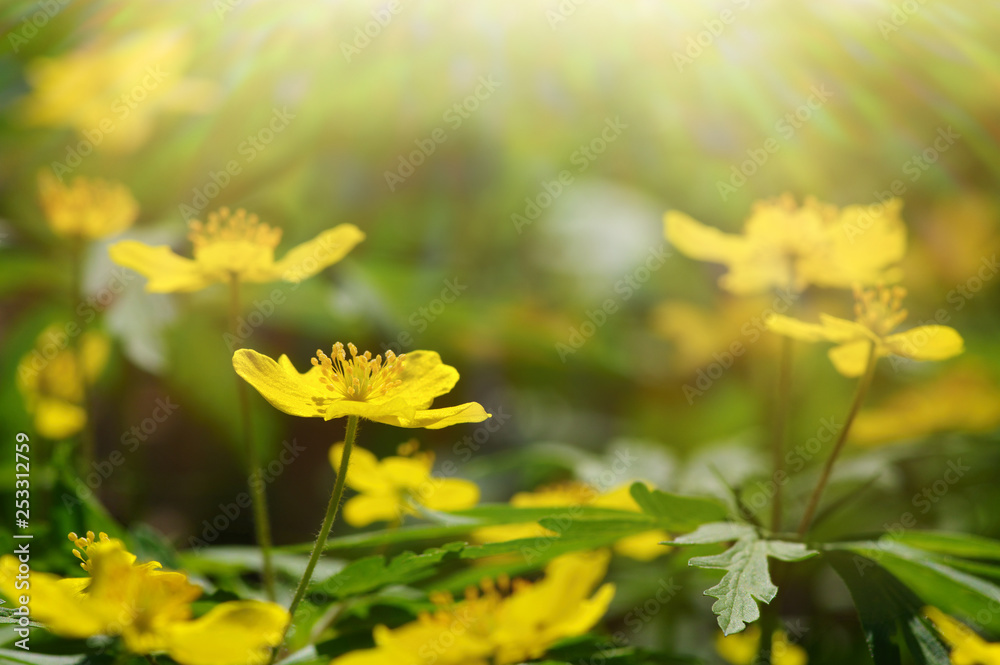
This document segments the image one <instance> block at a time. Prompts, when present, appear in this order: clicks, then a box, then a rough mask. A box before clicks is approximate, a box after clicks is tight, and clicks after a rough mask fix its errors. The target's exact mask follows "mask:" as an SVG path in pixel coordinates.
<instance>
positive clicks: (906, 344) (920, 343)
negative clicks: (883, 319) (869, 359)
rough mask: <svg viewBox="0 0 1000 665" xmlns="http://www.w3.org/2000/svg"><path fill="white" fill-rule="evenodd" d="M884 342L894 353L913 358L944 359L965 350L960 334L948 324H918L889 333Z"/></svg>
mask: <svg viewBox="0 0 1000 665" xmlns="http://www.w3.org/2000/svg"><path fill="white" fill-rule="evenodd" d="M885 344H886V346H887V347H888V348H889V350H890V351H892V352H893V353H895V354H896V355H898V356H903V357H904V358H912V359H913V360H945V359H947V358H951V357H952V356H957V355H958V354H960V353H962V351H964V350H965V343H964V342H963V340H962V336H961V335H959V334H958V332H957V331H956V330H955V329H954V328H949V327H948V326H918V327H916V328H913V329H911V330H907V331H906V332H901V333H897V334H895V335H889V336H888V337H887V338H886V339H885Z"/></svg>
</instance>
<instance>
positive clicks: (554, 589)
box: [331, 552, 615, 665]
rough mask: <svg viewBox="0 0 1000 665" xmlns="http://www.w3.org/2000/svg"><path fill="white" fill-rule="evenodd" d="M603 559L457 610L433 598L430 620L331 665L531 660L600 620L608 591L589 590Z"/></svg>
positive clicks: (566, 559)
mask: <svg viewBox="0 0 1000 665" xmlns="http://www.w3.org/2000/svg"><path fill="white" fill-rule="evenodd" d="M608 559H609V555H608V553H607V552H589V553H580V554H567V555H564V556H561V557H558V558H556V559H553V560H552V561H551V562H549V564H548V566H546V568H545V577H544V578H543V579H542V580H541V581H539V582H536V583H534V584H532V583H530V582H526V581H524V580H513V581H512V582H511V581H509V580H507V579H506V578H500V579H499V580H497V582H496V583H494V582H492V581H491V580H487V581H484V582H483V584H482V589H481V590H478V589H475V588H472V589H468V590H467V591H466V594H465V599H464V600H462V601H460V602H457V603H456V602H454V601H453V600H452V598H451V597H450V596H449V595H447V594H436V595H435V596H434V600H435V602H436V604H437V605H438V609H437V610H436V611H435V612H432V613H430V612H429V613H426V614H422V615H420V616H419V617H418V618H417V620H416V621H414V622H411V623H408V624H404V625H402V626H400V627H398V628H392V629H390V628H387V627H386V626H378V627H376V628H375V632H374V636H375V648H374V649H365V650H361V651H354V652H351V653H348V654H346V655H344V656H341V657H339V658H335V659H334V660H333V662H332V663H331V665H398V664H399V663H414V665H432V664H436V665H490V664H492V665H508V664H510V663H520V662H522V661H525V660H531V659H534V658H538V657H539V656H541V655H542V654H544V653H545V651H546V650H547V649H548V648H549V647H550V646H552V645H553V644H554V643H555V642H557V641H558V640H560V639H563V638H565V637H573V636H576V635H581V634H583V633H585V632H586V631H587V630H589V629H590V628H591V627H593V626H594V624H596V623H597V622H598V621H599V620H600V618H601V617H602V616H604V613H605V612H606V611H607V609H608V605H609V604H610V603H611V598H612V597H613V596H614V593H615V587H614V585H613V584H603V585H601V587H600V588H598V589H597V591H594V589H595V587H597V585H598V584H599V583H600V581H601V580H602V579H603V578H604V574H605V571H606V570H607V566H608ZM591 594H593V595H591Z"/></svg>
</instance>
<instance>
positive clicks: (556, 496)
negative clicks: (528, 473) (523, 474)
mask: <svg viewBox="0 0 1000 665" xmlns="http://www.w3.org/2000/svg"><path fill="white" fill-rule="evenodd" d="M631 486H632V483H625V484H624V485H620V486H618V487H616V488H615V489H613V490H611V491H610V492H606V493H605V494H598V493H597V492H596V491H595V490H594V489H593V488H592V487H591V486H590V485H587V484H586V483H582V482H579V481H570V482H566V483H559V484H557V485H548V486H545V487H541V488H539V489H536V490H535V491H534V492H518V493H517V494H515V495H514V496H513V497H511V500H510V505H512V506H515V507H517V508H549V507H552V508H560V507H564V506H565V507H568V506H594V507H597V508H614V509H617V510H632V511H635V512H641V510H642V509H641V508H639V504H637V503H636V502H635V499H633V498H632V495H631V494H630V493H629V488H630V487H631ZM554 535H556V534H555V532H553V531H550V530H548V529H546V528H545V527H543V526H542V525H540V524H538V523H537V522H531V523H528V524H504V525H500V526H486V527H482V528H481V529H476V530H475V531H473V532H472V538H473V540H475V541H476V542H479V543H500V542H506V541H510V540H521V539H525V538H539V537H551V536H554ZM665 540H670V535H669V534H667V533H666V532H665V531H663V530H661V529H655V530H652V531H646V532H643V533H637V534H634V535H631V536H626V537H625V538H622V539H621V540H619V541H618V542H616V543H615V545H614V550H615V552H617V553H618V554H621V555H622V556H627V557H629V558H632V559H636V560H637V561H651V560H653V559H655V558H656V557H658V556H660V555H661V554H666V553H667V552H668V551H669V550H670V548H669V547H664V546H663V545H661V544H660V543H662V542H663V541H665Z"/></svg>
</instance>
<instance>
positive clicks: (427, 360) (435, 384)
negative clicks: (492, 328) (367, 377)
mask: <svg viewBox="0 0 1000 665" xmlns="http://www.w3.org/2000/svg"><path fill="white" fill-rule="evenodd" d="M399 380H400V383H399V385H398V386H396V387H395V388H393V389H391V390H389V391H388V392H387V393H386V400H388V399H393V398H395V397H399V396H404V397H405V398H406V401H407V402H409V403H410V404H412V405H413V406H414V408H417V409H421V408H427V407H428V406H430V405H431V402H433V401H434V398H435V397H438V396H440V395H444V394H446V393H448V392H450V391H451V389H452V388H454V387H455V384H456V383H458V370H457V369H455V368H454V367H452V366H451V365H445V364H444V363H443V362H441V356H440V355H438V353H437V352H436V351H411V352H410V353H407V354H406V355H405V357H404V358H403V372H402V374H400V376H399Z"/></svg>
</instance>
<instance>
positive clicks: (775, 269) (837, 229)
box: [663, 195, 906, 294]
mask: <svg viewBox="0 0 1000 665" xmlns="http://www.w3.org/2000/svg"><path fill="white" fill-rule="evenodd" d="M901 208H902V202H901V201H900V200H899V199H891V200H889V201H888V202H887V203H885V204H881V203H879V204H875V205H870V206H859V205H855V206H848V207H846V208H843V209H838V208H837V207H836V206H832V205H829V204H825V203H821V202H819V201H817V200H816V199H814V198H807V199H806V200H805V203H804V204H803V205H802V206H801V207H798V206H796V204H795V200H794V199H793V198H792V197H791V196H788V195H785V196H782V197H779V198H777V199H773V200H769V201H760V202H758V203H756V204H755V205H754V208H753V212H752V213H751V215H750V218H749V219H748V220H747V221H746V225H745V226H744V233H743V235H736V234H730V233H723V232H722V231H719V230H718V229H715V228H712V227H709V226H705V225H703V224H701V223H700V222H696V221H695V220H694V219H692V218H691V217H689V216H688V215H685V214H684V213H682V212H679V211H676V210H671V211H669V212H667V214H666V215H665V216H664V220H663V222H664V232H665V234H666V237H667V240H669V241H670V243H671V244H673V245H674V246H675V247H676V248H677V249H678V250H680V251H681V252H683V253H684V254H686V255H688V256H690V257H691V258H693V259H698V260H701V261H709V262H711V263H721V264H723V265H725V266H726V267H727V268H729V272H728V273H726V274H725V275H723V276H722V278H721V279H720V280H719V283H720V285H721V286H722V288H724V289H726V290H727V291H731V292H733V293H738V294H751V293H761V292H765V291H769V290H771V289H784V290H790V291H795V292H798V291H802V290H804V289H805V288H806V287H808V286H809V285H810V284H815V285H817V286H825V287H837V288H848V287H850V286H851V285H853V284H855V283H858V282H860V283H862V284H871V283H875V282H879V281H894V279H893V278H894V277H895V272H894V271H890V268H891V267H892V266H893V265H894V264H895V263H897V262H899V261H900V260H901V259H902V258H903V255H904V254H905V253H906V227H905V225H904V224H903V222H902V220H901V218H900V216H899V212H900V209H901Z"/></svg>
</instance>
